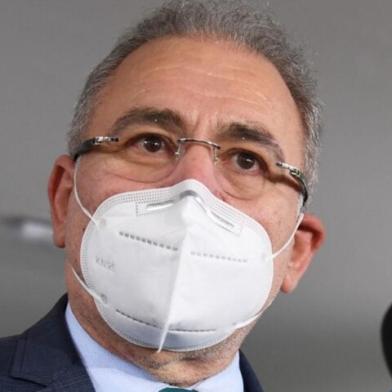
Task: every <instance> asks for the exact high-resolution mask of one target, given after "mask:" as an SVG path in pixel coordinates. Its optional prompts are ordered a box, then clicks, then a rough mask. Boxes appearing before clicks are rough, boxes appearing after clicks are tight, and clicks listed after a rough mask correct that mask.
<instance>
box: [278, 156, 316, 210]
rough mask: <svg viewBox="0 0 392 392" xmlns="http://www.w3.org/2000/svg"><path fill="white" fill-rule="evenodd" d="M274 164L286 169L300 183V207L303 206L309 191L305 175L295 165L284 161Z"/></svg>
mask: <svg viewBox="0 0 392 392" xmlns="http://www.w3.org/2000/svg"><path fill="white" fill-rule="evenodd" d="M276 166H278V167H281V168H282V169H286V170H288V171H289V173H290V175H291V176H292V177H294V178H295V179H296V180H297V181H298V182H299V183H300V185H301V188H302V196H303V200H302V207H304V206H305V204H306V202H307V201H308V199H309V191H308V185H307V183H306V178H305V175H304V174H303V173H302V172H301V170H299V169H298V168H296V167H295V166H292V165H289V164H288V163H286V162H276Z"/></svg>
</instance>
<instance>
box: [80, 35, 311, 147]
mask: <svg viewBox="0 0 392 392" xmlns="http://www.w3.org/2000/svg"><path fill="white" fill-rule="evenodd" d="M168 41H194V42H199V43H213V44H217V45H218V46H222V45H223V46H224V45H227V48H228V49H232V50H236V51H238V52H239V53H240V54H241V53H243V54H244V55H251V56H253V57H254V58H255V59H257V58H259V59H262V60H263V61H264V62H265V63H266V64H268V65H269V66H270V67H271V68H272V69H273V70H274V71H275V73H276V75H277V76H278V78H279V79H280V82H281V84H282V86H284V89H285V90H286V93H287V94H288V96H289V97H290V99H291V101H292V104H293V107H295V110H296V112H297V114H298V118H299V120H300V123H301V145H302V146H303V147H304V148H305V143H306V138H307V127H306V124H305V121H304V118H303V116H302V114H301V111H300V107H299V105H298V103H297V101H296V100H295V97H294V96H293V94H292V91H291V89H290V88H289V86H288V84H287V83H286V81H285V79H284V77H283V75H282V74H281V72H280V71H279V69H278V68H277V66H276V65H275V64H274V63H273V62H272V61H271V60H270V59H269V58H268V57H266V56H265V55H264V54H263V53H260V52H258V51H257V50H255V49H253V48H250V47H248V46H247V45H246V44H244V43H241V42H238V41H235V40H232V39H230V38H228V37H225V36H223V35H221V36H219V35H216V34H207V33H190V34H181V35H179V34H178V35H175V34H171V35H165V36H162V37H157V38H154V39H152V40H149V41H147V42H145V43H143V44H142V45H140V46H139V47H137V48H136V49H135V50H133V51H132V52H130V53H129V54H128V55H127V56H126V57H124V58H123V59H122V61H121V62H119V63H118V64H117V65H116V67H114V68H113V69H112V70H111V72H110V75H109V76H108V77H107V78H106V79H105V83H104V84H102V86H101V87H100V90H99V91H98V92H97V93H96V94H95V97H94V100H93V106H92V108H91V111H90V116H89V121H88V124H87V125H86V127H85V128H84V132H83V133H82V135H86V134H88V131H89V128H90V124H89V123H90V121H91V119H92V118H93V117H94V115H95V113H96V110H97V109H98V108H99V106H100V105H102V104H105V103H104V102H103V100H104V99H105V90H106V89H107V88H109V86H110V84H111V82H112V81H113V79H114V78H115V77H117V76H118V72H119V69H120V68H121V66H122V65H123V64H124V63H125V62H128V61H130V59H131V58H134V57H135V55H137V54H138V53H140V52H141V51H142V50H143V51H144V50H146V48H147V50H148V49H149V47H150V46H152V45H157V44H158V45H159V44H160V43H165V42H166V43H167V42H168ZM302 152H304V151H302Z"/></svg>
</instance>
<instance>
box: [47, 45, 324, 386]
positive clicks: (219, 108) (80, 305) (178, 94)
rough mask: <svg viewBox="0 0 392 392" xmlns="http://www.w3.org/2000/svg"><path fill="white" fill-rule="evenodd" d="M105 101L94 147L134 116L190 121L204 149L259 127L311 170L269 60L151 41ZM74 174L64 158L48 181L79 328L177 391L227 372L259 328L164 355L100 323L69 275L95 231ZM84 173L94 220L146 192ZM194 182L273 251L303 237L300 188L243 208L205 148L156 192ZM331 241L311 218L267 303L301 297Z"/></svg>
mask: <svg viewBox="0 0 392 392" xmlns="http://www.w3.org/2000/svg"><path fill="white" fill-rule="evenodd" d="M99 98H100V99H99V102H100V103H99V104H98V105H97V107H96V108H95V111H94V114H93V116H92V118H91V121H90V123H89V126H88V130H87V134H86V135H85V138H86V139H87V138H89V137H92V136H97V135H103V134H106V133H107V132H108V131H107V130H108V129H110V127H112V126H113V124H114V122H115V121H116V119H118V118H119V117H120V116H121V115H122V114H123V113H125V112H126V111H127V110H129V109H130V108H133V107H154V108H158V109H165V108H170V109H173V110H176V111H177V112H178V113H180V115H181V116H182V118H183V120H184V122H185V127H186V129H185V132H186V134H187V136H188V137H194V138H199V139H207V140H211V139H213V138H214V135H215V133H216V132H217V130H218V128H219V126H220V124H222V123H227V122H236V121H237V122H238V121H240V122H244V121H245V122H246V121H250V122H257V123H261V124H263V127H264V128H265V129H267V130H268V132H270V133H271V134H272V135H273V136H274V138H275V139H276V140H277V142H278V143H279V145H280V147H281V149H282V151H283V152H284V154H285V159H286V161H287V162H289V163H290V164H292V165H295V166H297V167H299V168H301V167H303V154H304V133H303V124H302V121H301V117H300V114H299V111H298V108H297V106H296V104H295V102H294V100H293V98H292V96H291V94H290V91H289V90H288V88H287V86H286V84H285V83H284V81H283V80H282V78H281V76H280V74H279V73H278V71H277V70H276V68H275V67H274V66H273V65H272V64H271V63H269V62H268V61H267V60H266V59H265V58H263V57H262V56H260V55H256V54H253V53H250V52H249V51H247V50H246V49H243V48H239V47H237V46H235V45H234V44H232V43H229V42H222V41H216V40H210V39H198V38H165V39H160V40H155V41H152V42H150V43H148V44H145V45H143V46H142V47H141V48H139V49H138V50H136V51H135V52H134V53H132V54H131V55H129V56H128V57H127V58H126V59H125V60H124V61H123V63H122V64H121V65H120V66H119V67H118V69H117V70H116V71H115V74H114V75H113V77H112V78H111V80H110V82H109V83H108V84H107V85H106V87H105V88H104V90H103V91H102V93H101V94H100V97H99ZM74 170H75V164H74V162H73V161H72V160H71V159H70V157H69V156H67V155H62V156H60V157H59V158H58V159H57V160H56V162H55V163H54V167H53V171H52V174H51V177H50V180H49V200H50V204H51V215H52V222H53V229H54V242H55V244H56V245H57V246H58V247H62V248H65V250H66V261H67V262H66V263H65V276H66V284H67V288H68V294H69V301H70V304H71V307H72V310H73V312H74V314H75V316H76V317H77V319H78V321H79V322H80V324H81V325H82V326H83V327H84V328H85V329H86V330H87V332H88V333H89V334H90V335H91V336H92V337H93V338H94V339H95V340H96V341H97V342H98V343H99V344H101V345H102V346H103V347H105V348H107V349H108V350H110V351H111V352H113V353H115V354H117V355H119V356H120V357H122V358H124V359H126V360H127V361H130V362H132V363H134V364H136V365H137V366H139V367H142V368H143V369H145V370H146V371H148V372H149V373H151V374H152V375H154V376H155V377H156V378H157V379H159V380H162V381H164V382H166V383H169V384H172V385H178V386H190V385H193V384H194V383H196V382H199V381H201V380H203V379H205V378H207V377H210V376H212V375H214V374H216V373H218V372H219V371H221V370H222V369H224V368H225V367H226V366H227V365H228V364H229V363H230V361H231V360H232V359H233V357H234V355H235V353H236V352H237V350H238V349H239V347H240V345H241V343H242V341H243V339H244V338H245V337H246V335H247V334H248V333H249V331H250V330H251V328H252V326H253V325H251V326H248V327H245V328H242V329H240V330H238V331H237V332H235V333H234V334H233V335H232V336H230V337H229V338H228V339H226V340H225V341H223V342H221V343H219V344H218V345H216V346H214V347H211V348H208V349H204V350H199V351H194V352H191V353H175V352H168V351H162V352H160V353H157V352H156V351H155V350H151V349H146V348H142V347H138V346H136V345H133V344H131V343H128V342H126V341H125V340H123V339H122V338H120V337H119V336H117V335H116V334H115V333H114V332H113V331H112V330H111V329H110V328H109V327H108V326H107V325H106V323H105V322H104V321H103V320H102V319H101V317H100V316H99V314H98V312H97V310H96V307H95V304H94V302H93V300H92V299H91V297H90V296H89V295H88V294H87V293H86V292H85V291H84V290H83V289H82V288H81V286H80V284H79V283H78V282H77V281H76V280H75V278H74V276H73V274H72V271H71V268H70V265H72V266H73V267H74V269H75V270H76V271H77V272H78V273H80V276H82V275H81V272H80V265H79V252H80V245H81V240H82V236H83V232H84V230H85V228H86V226H87V224H88V222H89V220H88V218H87V217H86V216H85V215H84V214H83V212H82V211H81V210H80V208H79V206H78V205H77V203H76V201H75V197H74V193H73V187H74V181H73V176H74ZM78 170H79V171H78V178H79V179H83V180H79V181H78V192H79V195H80V197H81V199H82V203H83V205H84V206H85V207H86V208H87V209H88V210H89V211H90V212H91V213H93V212H94V211H95V209H96V208H97V206H98V205H99V204H100V203H102V202H103V201H104V200H105V199H106V198H107V197H108V196H111V195H113V194H117V193H120V192H125V191H131V190H138V189H143V188H145V187H146V185H145V184H142V183H138V182H135V181H131V180H130V179H128V178H122V177H114V176H113V175H110V173H108V171H107V170H106V167H105V165H104V163H103V162H102V159H99V154H94V153H92V154H88V155H86V156H83V158H82V160H81V162H80V166H79V169H78ZM187 178H194V179H197V180H198V181H200V182H202V183H203V184H205V185H206V186H207V187H208V188H209V189H210V191H211V192H213V193H214V194H215V195H216V196H217V197H219V198H221V199H222V200H224V201H225V202H227V203H229V204H231V205H233V206H234V207H236V208H238V209H240V210H242V211H243V212H245V213H246V214H248V215H250V216H251V217H252V218H254V219H256V220H257V221H258V222H260V223H261V224H262V225H263V226H264V228H265V229H266V230H267V232H268V234H269V236H270V238H271V241H272V244H273V248H274V250H277V249H279V248H280V247H281V246H282V245H283V244H284V243H285V242H286V241H287V239H288V238H289V236H290V234H291V233H292V231H293V229H294V227H295V224H296V219H297V212H298V192H297V191H296V190H295V188H293V187H290V186H287V184H286V185H285V184H282V185H280V187H279V197H276V195H275V196H274V197H273V196H272V195H264V196H263V198H262V199H260V200H257V201H252V202H249V201H244V200H238V199H235V198H233V197H231V196H229V195H227V194H225V192H224V191H223V190H222V189H221V187H220V185H219V183H218V182H217V181H216V178H215V176H214V165H213V163H212V160H211V153H210V151H209V150H208V149H207V148H205V147H204V146H200V145H196V144H195V145H192V146H191V147H189V148H188V149H187V152H186V154H185V155H184V156H183V158H182V160H181V161H180V163H179V164H178V166H177V168H176V170H175V171H174V172H173V173H172V174H171V175H169V176H168V177H167V178H165V179H164V180H161V181H159V182H157V183H155V184H149V186H150V187H161V186H171V185H173V184H175V183H178V182H180V181H182V180H184V179H187ZM323 239H324V229H323V226H322V224H321V222H320V220H319V219H318V218H317V217H315V216H313V215H311V214H305V216H304V219H303V221H302V223H301V225H300V226H299V228H298V230H297V232H296V234H295V237H294V240H293V242H292V244H291V245H290V246H289V247H288V248H287V249H286V250H285V251H284V252H283V253H281V254H280V255H279V257H277V258H276V259H275V261H274V278H273V285H272V289H271V292H270V295H269V298H268V301H267V303H271V302H272V301H273V299H274V298H275V296H276V295H277V293H278V292H279V291H282V292H285V293H289V292H291V291H293V290H294V288H295V287H296V286H297V284H298V282H299V280H300V279H301V277H302V275H303V274H304V272H305V271H306V269H307V268H308V266H309V264H310V262H311V260H312V257H313V255H314V253H315V252H316V251H317V249H318V248H319V247H320V245H321V244H322V242H323Z"/></svg>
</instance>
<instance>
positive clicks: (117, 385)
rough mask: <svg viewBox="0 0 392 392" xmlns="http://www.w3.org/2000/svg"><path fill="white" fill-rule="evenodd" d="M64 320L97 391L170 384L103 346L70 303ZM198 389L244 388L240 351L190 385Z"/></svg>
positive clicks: (237, 391) (148, 389)
mask: <svg viewBox="0 0 392 392" xmlns="http://www.w3.org/2000/svg"><path fill="white" fill-rule="evenodd" d="M65 320H66V323H67V326H68V329H69V332H70V334H71V337H72V340H73V342H74V344H75V346H76V349H77V350H78V352H79V355H80V357H81V360H82V362H83V364H84V366H85V367H86V369H87V373H88V374H89V376H90V378H91V381H92V383H93V385H94V388H95V390H96V391H97V392H109V391H113V390H114V391H118V392H125V391H126V392H139V391H145V392H157V391H159V390H160V389H162V388H165V387H168V386H169V385H167V384H164V383H162V382H160V381H157V380H156V379H154V378H153V377H152V376H151V375H150V374H149V373H147V372H146V371H144V370H143V369H140V368H138V367H137V366H135V365H133V364H132V363H130V362H127V361H125V360H123V359H121V358H119V357H118V356H116V355H114V354H112V353H111V352H109V351H107V350H106V349H104V348H103V347H102V346H100V345H99V344H98V343H97V342H96V341H95V340H93V339H92V338H91V337H90V335H89V334H88V333H87V332H86V331H85V330H84V329H83V328H82V326H81V325H80V324H79V322H78V320H77V319H76V317H75V316H74V314H73V312H72V310H71V307H70V305H69V304H68V305H67V308H66V311H65ZM192 388H195V389H197V391H198V392H212V391H214V392H215V391H231V392H242V391H243V390H244V386H243V381H242V376H241V371H240V367H239V354H238V353H237V354H236V355H235V357H234V359H233V361H232V362H231V363H230V364H229V366H228V367H227V368H225V369H224V370H222V371H221V372H220V373H218V374H216V375H214V376H212V377H210V378H208V379H206V380H204V381H202V382H200V383H198V384H196V385H194V386H192V387H190V388H189V389H192Z"/></svg>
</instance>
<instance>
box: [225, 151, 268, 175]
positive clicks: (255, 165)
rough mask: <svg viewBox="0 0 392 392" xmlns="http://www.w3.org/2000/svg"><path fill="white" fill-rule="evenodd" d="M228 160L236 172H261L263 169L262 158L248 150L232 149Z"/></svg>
mask: <svg viewBox="0 0 392 392" xmlns="http://www.w3.org/2000/svg"><path fill="white" fill-rule="evenodd" d="M230 160H231V165H232V166H233V168H234V170H235V171H237V172H241V173H244V174H263V173H264V171H265V167H264V166H265V165H264V164H263V160H262V158H261V157H259V156H258V155H257V154H255V153H253V152H250V151H238V150H237V151H233V152H232V153H231V158H230Z"/></svg>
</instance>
